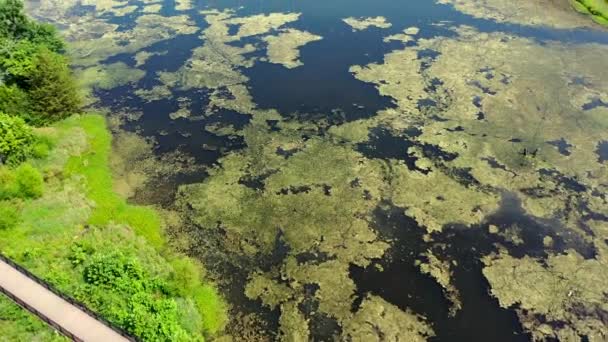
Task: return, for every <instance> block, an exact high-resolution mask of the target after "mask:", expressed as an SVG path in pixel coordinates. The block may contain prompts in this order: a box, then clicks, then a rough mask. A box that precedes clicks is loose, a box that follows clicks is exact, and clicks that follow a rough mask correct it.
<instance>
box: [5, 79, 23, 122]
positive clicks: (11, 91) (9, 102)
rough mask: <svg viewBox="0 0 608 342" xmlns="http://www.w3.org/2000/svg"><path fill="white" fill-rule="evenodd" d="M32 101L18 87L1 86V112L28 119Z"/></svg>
mask: <svg viewBox="0 0 608 342" xmlns="http://www.w3.org/2000/svg"><path fill="white" fill-rule="evenodd" d="M29 111H30V100H29V97H28V95H27V93H26V92H25V91H23V90H22V89H21V88H19V87H17V86H16V85H12V86H7V85H4V84H3V85H0V112H3V113H5V114H8V115H12V116H21V117H25V118H27V116H28V114H29Z"/></svg>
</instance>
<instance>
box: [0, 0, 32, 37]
mask: <svg viewBox="0 0 608 342" xmlns="http://www.w3.org/2000/svg"><path fill="white" fill-rule="evenodd" d="M29 23H30V20H29V19H28V18H27V16H26V15H25V12H24V10H23V2H22V1H21V0H0V37H3V38H11V39H20V38H22V37H24V36H25V35H26V34H27V32H28V30H29Z"/></svg>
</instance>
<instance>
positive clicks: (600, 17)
mask: <svg viewBox="0 0 608 342" xmlns="http://www.w3.org/2000/svg"><path fill="white" fill-rule="evenodd" d="M570 2H571V3H572V6H573V7H574V9H576V10H577V11H579V12H581V13H586V14H589V15H591V18H593V20H594V21H595V22H597V23H598V24H601V25H608V1H606V0H571V1H570Z"/></svg>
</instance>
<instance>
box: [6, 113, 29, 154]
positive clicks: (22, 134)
mask: <svg viewBox="0 0 608 342" xmlns="http://www.w3.org/2000/svg"><path fill="white" fill-rule="evenodd" d="M34 142H35V137H34V133H33V132H32V129H31V128H30V127H29V126H28V125H27V124H26V123H25V121H23V119H22V118H19V117H15V116H10V115H7V114H4V113H0V164H9V165H16V164H18V163H21V162H23V161H24V160H25V159H26V158H27V157H28V156H29V155H30V153H31V149H32V145H33V144H34Z"/></svg>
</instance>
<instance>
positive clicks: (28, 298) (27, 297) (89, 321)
mask: <svg viewBox="0 0 608 342" xmlns="http://www.w3.org/2000/svg"><path fill="white" fill-rule="evenodd" d="M0 288H2V289H3V290H4V291H5V292H7V293H8V294H9V295H11V296H14V297H16V298H17V299H19V300H20V301H21V302H23V303H25V304H27V305H28V306H30V307H31V308H33V309H35V310H37V311H38V313H39V315H42V316H43V317H44V318H46V320H49V321H51V322H53V323H54V324H56V325H58V326H59V327H61V328H62V329H64V330H65V331H67V332H69V333H71V334H72V335H74V336H75V337H76V338H77V339H79V340H82V341H86V342H89V341H91V342H93V341H100V342H101V341H103V342H110V341H129V339H127V338H126V337H124V336H122V335H121V334H119V333H118V332H116V331H115V330H113V329H111V328H110V327H108V326H107V325H105V324H104V323H102V322H100V321H98V320H97V319H95V318H94V317H92V316H91V315H89V314H88V313H86V312H85V311H83V310H81V309H80V308H78V307H76V306H74V305H73V304H71V303H69V302H68V301H66V300H65V299H63V298H61V297H59V296H57V295H56V294H55V293H53V292H52V291H50V290H48V289H47V288H45V287H44V286H42V285H40V284H38V283H37V282H36V281H34V280H33V279H30V278H29V277H28V276H27V275H25V274H23V273H21V272H20V271H19V270H17V269H16V268H14V267H13V266H11V265H9V264H8V263H6V262H5V261H3V260H1V259H0Z"/></svg>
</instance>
